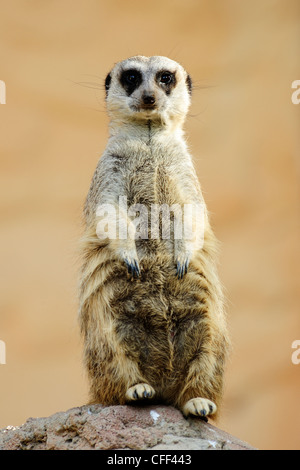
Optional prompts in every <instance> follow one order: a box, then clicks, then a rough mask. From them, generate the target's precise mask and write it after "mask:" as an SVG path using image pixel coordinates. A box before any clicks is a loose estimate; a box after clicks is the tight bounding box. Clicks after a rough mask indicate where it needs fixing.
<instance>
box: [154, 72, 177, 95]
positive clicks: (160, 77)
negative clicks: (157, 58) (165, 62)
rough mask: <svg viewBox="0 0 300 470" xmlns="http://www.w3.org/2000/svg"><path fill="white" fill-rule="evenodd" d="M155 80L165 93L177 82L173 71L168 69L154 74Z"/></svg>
mask: <svg viewBox="0 0 300 470" xmlns="http://www.w3.org/2000/svg"><path fill="white" fill-rule="evenodd" d="M156 80H157V82H158V84H159V85H161V86H162V87H163V89H164V90H165V92H166V95H169V94H170V93H171V91H172V90H173V88H175V86H176V83H177V81H176V76H175V73H173V72H170V71H169V70H162V71H161V72H158V73H157V75H156Z"/></svg>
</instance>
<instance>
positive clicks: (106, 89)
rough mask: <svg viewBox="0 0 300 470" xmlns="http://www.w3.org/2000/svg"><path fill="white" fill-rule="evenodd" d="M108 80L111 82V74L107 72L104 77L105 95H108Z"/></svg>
mask: <svg viewBox="0 0 300 470" xmlns="http://www.w3.org/2000/svg"><path fill="white" fill-rule="evenodd" d="M110 82H111V74H110V73H109V74H108V75H107V77H106V79H105V93H106V97H107V95H108V90H109V87H110Z"/></svg>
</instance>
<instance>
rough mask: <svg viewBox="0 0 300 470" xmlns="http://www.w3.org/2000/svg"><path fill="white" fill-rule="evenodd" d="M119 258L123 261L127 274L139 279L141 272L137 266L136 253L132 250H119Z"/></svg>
mask: <svg viewBox="0 0 300 470" xmlns="http://www.w3.org/2000/svg"><path fill="white" fill-rule="evenodd" d="M119 257H120V258H121V259H122V260H123V261H124V263H125V265H126V267H127V271H128V273H129V274H130V275H131V277H134V278H138V277H140V274H141V270H140V265H139V260H138V257H137V252H136V250H135V249H134V250H133V249H130V250H127V249H125V250H120V251H119Z"/></svg>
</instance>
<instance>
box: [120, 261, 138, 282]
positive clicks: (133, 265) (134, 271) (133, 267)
mask: <svg viewBox="0 0 300 470" xmlns="http://www.w3.org/2000/svg"><path fill="white" fill-rule="evenodd" d="M124 262H125V264H126V266H127V271H128V273H129V274H131V276H132V277H134V278H138V277H139V276H140V274H141V271H140V268H139V265H138V262H137V261H136V260H134V261H133V262H129V261H128V259H125V260H124Z"/></svg>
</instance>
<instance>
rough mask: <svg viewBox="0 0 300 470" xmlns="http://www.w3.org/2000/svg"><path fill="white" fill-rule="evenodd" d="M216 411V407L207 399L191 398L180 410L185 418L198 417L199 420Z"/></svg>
mask: <svg viewBox="0 0 300 470" xmlns="http://www.w3.org/2000/svg"><path fill="white" fill-rule="evenodd" d="M216 411H217V406H216V405H215V404H214V402H212V401H211V400H208V399H207V398H192V399H191V400H189V401H187V402H186V404H185V405H184V406H183V408H182V412H183V414H184V416H185V417H187V416H189V415H194V416H199V417H200V418H207V417H208V416H209V415H213V414H214V413H215V412H216Z"/></svg>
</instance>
